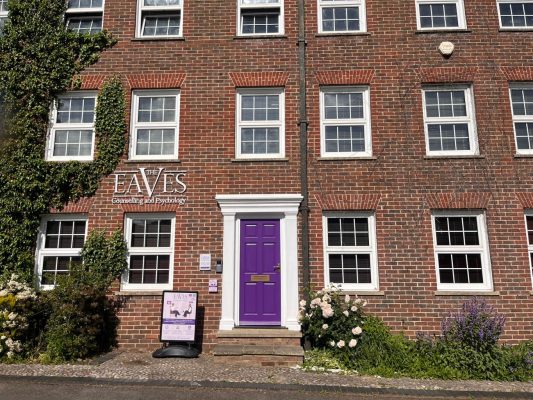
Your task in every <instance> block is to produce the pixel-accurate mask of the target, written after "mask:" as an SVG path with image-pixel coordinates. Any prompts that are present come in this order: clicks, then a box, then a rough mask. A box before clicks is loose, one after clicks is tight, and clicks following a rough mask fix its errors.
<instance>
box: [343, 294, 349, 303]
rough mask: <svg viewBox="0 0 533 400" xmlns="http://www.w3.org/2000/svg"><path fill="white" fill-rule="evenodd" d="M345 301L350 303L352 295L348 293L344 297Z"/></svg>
mask: <svg viewBox="0 0 533 400" xmlns="http://www.w3.org/2000/svg"><path fill="white" fill-rule="evenodd" d="M344 302H345V303H349V302H350V295H349V294H347V295H346V296H345V297H344Z"/></svg>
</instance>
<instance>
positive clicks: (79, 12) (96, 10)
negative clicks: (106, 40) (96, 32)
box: [65, 0, 105, 32]
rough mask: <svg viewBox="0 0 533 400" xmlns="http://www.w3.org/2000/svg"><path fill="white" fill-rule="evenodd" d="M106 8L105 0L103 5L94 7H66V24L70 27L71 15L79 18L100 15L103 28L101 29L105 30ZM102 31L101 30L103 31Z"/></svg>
mask: <svg viewBox="0 0 533 400" xmlns="http://www.w3.org/2000/svg"><path fill="white" fill-rule="evenodd" d="M67 7H68V3H67ZM104 9H105V0H102V7H93V8H90V7H89V8H73V7H69V8H67V9H66V11H65V24H66V26H67V27H68V24H69V19H70V18H71V17H78V18H83V17H87V16H89V17H93V16H96V15H98V16H100V17H101V18H102V29H101V31H103V30H104ZM101 31H100V32H101Z"/></svg>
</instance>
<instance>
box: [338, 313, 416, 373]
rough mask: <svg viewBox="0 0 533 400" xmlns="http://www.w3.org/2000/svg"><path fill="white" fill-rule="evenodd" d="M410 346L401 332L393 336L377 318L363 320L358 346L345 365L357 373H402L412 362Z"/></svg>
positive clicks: (411, 347)
mask: <svg viewBox="0 0 533 400" xmlns="http://www.w3.org/2000/svg"><path fill="white" fill-rule="evenodd" d="M413 348H414V345H413V343H412V342H410V341H409V340H408V339H407V338H405V337H404V336H403V335H393V334H391V333H390V330H389V328H388V327H387V326H386V325H385V324H384V323H383V321H381V320H380V319H379V318H377V317H373V316H367V317H365V319H364V331H363V334H362V336H361V339H360V345H359V346H358V347H357V349H356V350H355V352H354V353H353V354H352V355H351V357H350V359H349V363H348V364H347V365H346V366H347V367H348V368H350V369H354V370H357V371H358V372H360V373H366V374H378V375H381V376H394V375H397V374H399V373H406V372H408V370H409V366H410V365H411V364H412V355H413V352H412V350H413Z"/></svg>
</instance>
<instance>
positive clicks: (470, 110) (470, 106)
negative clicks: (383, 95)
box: [422, 84, 479, 157]
mask: <svg viewBox="0 0 533 400" xmlns="http://www.w3.org/2000/svg"><path fill="white" fill-rule="evenodd" d="M457 90H463V91H464V94H465V104H466V112H467V115H466V116H465V117H429V118H428V117H427V108H426V91H430V92H434V91H457ZM473 90H474V89H473V87H472V85H465V84H449V85H424V86H422V108H423V110H422V111H423V118H424V135H425V139H426V156H428V157H432V156H435V157H442V156H444V157H446V156H452V157H453V156H477V155H479V144H478V137H477V125H476V108H475V104H474V94H473ZM454 123H455V124H457V123H466V124H468V142H469V144H470V150H430V148H429V132H428V125H430V124H440V125H443V124H454Z"/></svg>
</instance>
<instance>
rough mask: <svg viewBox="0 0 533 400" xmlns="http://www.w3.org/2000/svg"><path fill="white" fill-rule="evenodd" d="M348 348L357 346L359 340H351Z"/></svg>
mask: <svg viewBox="0 0 533 400" xmlns="http://www.w3.org/2000/svg"><path fill="white" fill-rule="evenodd" d="M348 346H350V347H352V348H353V347H355V346H357V340H356V339H352V340H350V343H348Z"/></svg>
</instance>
